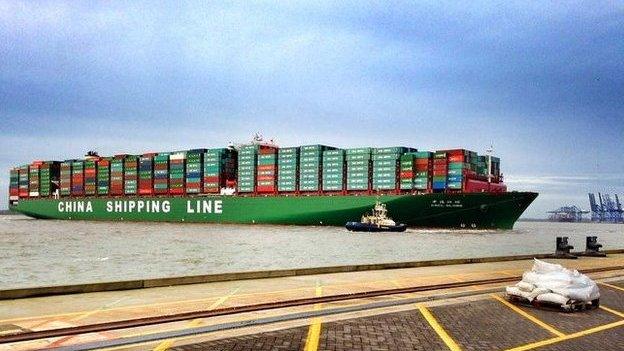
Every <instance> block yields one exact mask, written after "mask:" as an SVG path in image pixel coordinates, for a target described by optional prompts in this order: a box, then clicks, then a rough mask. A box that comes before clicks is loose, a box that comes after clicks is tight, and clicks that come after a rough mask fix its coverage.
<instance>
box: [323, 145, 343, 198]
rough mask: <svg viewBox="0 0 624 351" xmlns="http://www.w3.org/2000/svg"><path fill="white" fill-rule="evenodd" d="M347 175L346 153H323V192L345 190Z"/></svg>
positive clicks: (333, 151) (336, 151)
mask: <svg viewBox="0 0 624 351" xmlns="http://www.w3.org/2000/svg"><path fill="white" fill-rule="evenodd" d="M345 173H346V171H345V151H344V150H341V149H339V150H325V151H323V191H330V192H332V191H343V190H345V189H344V183H345Z"/></svg>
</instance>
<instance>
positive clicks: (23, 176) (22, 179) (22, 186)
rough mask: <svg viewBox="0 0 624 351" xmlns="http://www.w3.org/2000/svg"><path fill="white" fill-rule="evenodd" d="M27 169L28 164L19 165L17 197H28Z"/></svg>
mask: <svg viewBox="0 0 624 351" xmlns="http://www.w3.org/2000/svg"><path fill="white" fill-rule="evenodd" d="M29 171H30V170H29V167H28V165H24V166H21V167H20V169H19V197H28V195H29V190H28V188H29V186H30V182H29V180H28V176H29Z"/></svg>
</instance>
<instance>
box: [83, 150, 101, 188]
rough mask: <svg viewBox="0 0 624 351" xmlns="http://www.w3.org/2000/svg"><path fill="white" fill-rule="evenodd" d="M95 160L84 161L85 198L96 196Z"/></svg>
mask: <svg viewBox="0 0 624 351" xmlns="http://www.w3.org/2000/svg"><path fill="white" fill-rule="evenodd" d="M97 161H98V159H97V158H90V159H86V160H85V161H84V192H85V195H87V196H94V195H96V194H97Z"/></svg>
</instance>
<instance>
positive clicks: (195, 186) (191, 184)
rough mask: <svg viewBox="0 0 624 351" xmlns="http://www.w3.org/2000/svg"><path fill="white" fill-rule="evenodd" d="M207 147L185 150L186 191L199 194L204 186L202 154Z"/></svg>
mask: <svg viewBox="0 0 624 351" xmlns="http://www.w3.org/2000/svg"><path fill="white" fill-rule="evenodd" d="M206 151H208V150H207V149H193V150H189V151H187V152H186V193H187V194H200V193H201V192H202V191H203V188H204V184H203V183H204V154H205V153H206Z"/></svg>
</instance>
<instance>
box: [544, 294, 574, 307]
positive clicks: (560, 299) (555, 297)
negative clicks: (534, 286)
mask: <svg viewBox="0 0 624 351" xmlns="http://www.w3.org/2000/svg"><path fill="white" fill-rule="evenodd" d="M536 299H537V301H542V302H550V303H555V304H558V305H565V304H567V303H568V300H569V299H568V298H567V297H564V296H561V295H559V294H555V293H546V294H540V295H537V297H536Z"/></svg>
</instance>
